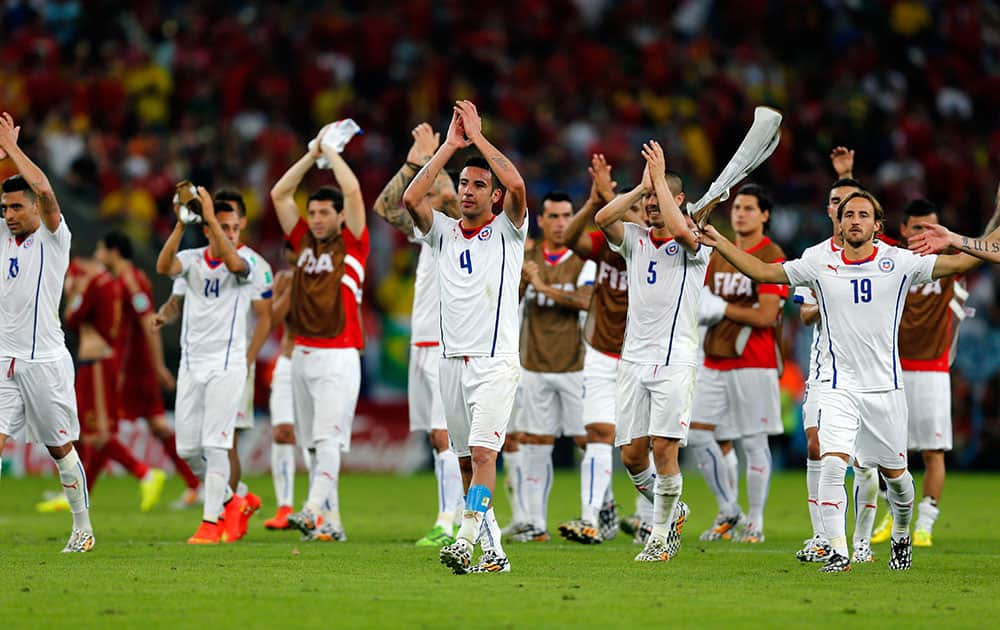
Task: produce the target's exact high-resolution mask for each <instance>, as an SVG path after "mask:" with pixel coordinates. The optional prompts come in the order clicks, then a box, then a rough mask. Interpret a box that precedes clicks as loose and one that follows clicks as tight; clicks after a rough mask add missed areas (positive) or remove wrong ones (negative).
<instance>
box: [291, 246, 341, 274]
mask: <svg viewBox="0 0 1000 630" xmlns="http://www.w3.org/2000/svg"><path fill="white" fill-rule="evenodd" d="M296 266H298V267H299V268H301V269H302V271H304V272H306V273H327V272H332V271H333V258H331V257H330V254H320V256H319V258H317V257H316V255H315V254H314V253H313V250H312V248H311V247H307V248H305V249H304V250H302V253H301V254H300V255H299V260H298V262H297V263H296Z"/></svg>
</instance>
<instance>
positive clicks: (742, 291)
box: [713, 271, 753, 297]
mask: <svg viewBox="0 0 1000 630" xmlns="http://www.w3.org/2000/svg"><path fill="white" fill-rule="evenodd" d="M713 281H714V282H715V286H714V287H713V288H714V290H715V291H714V292H715V294H716V295H722V296H726V297H729V296H739V295H746V296H753V280H751V279H750V278H747V277H746V276H744V275H743V274H742V273H739V272H735V271H718V272H716V273H715V274H714V275H713Z"/></svg>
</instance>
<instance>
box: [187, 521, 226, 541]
mask: <svg viewBox="0 0 1000 630" xmlns="http://www.w3.org/2000/svg"><path fill="white" fill-rule="evenodd" d="M220 533H221V530H220V528H219V526H218V524H217V523H209V522H208V521H202V522H201V525H199V526H198V531H196V532H195V533H194V535H193V536H191V537H190V538H188V544H189V545H217V544H219V537H220V536H219V534H220Z"/></svg>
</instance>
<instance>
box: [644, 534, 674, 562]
mask: <svg viewBox="0 0 1000 630" xmlns="http://www.w3.org/2000/svg"><path fill="white" fill-rule="evenodd" d="M668 560H670V552H669V551H668V548H667V541H666V540H664V539H662V538H658V537H656V536H650V537H649V539H648V540H647V541H646V546H645V547H643V549H642V551H640V552H639V555H637V556H636V557H635V561H636V562H667V561H668Z"/></svg>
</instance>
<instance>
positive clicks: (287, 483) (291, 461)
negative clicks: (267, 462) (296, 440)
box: [271, 442, 295, 507]
mask: <svg viewBox="0 0 1000 630" xmlns="http://www.w3.org/2000/svg"><path fill="white" fill-rule="evenodd" d="M271 478H272V479H273V480H274V497H275V499H277V501H278V506H279V507H281V506H284V507H291V506H292V505H294V504H295V445H294V444H278V443H277V442H273V443H272V444H271Z"/></svg>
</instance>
